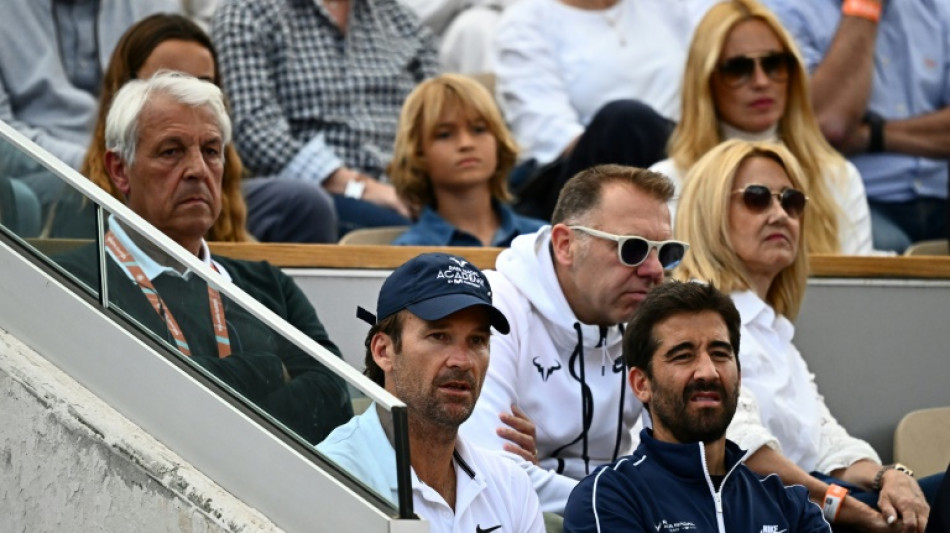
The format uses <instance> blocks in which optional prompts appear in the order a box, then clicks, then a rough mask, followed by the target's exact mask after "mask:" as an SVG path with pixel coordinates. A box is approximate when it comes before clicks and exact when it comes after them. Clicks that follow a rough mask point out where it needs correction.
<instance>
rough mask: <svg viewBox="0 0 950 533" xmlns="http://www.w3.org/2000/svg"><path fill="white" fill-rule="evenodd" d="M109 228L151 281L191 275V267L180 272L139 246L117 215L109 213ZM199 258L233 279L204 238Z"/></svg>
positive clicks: (126, 270)
mask: <svg viewBox="0 0 950 533" xmlns="http://www.w3.org/2000/svg"><path fill="white" fill-rule="evenodd" d="M109 230H110V231H112V233H113V234H115V237H116V239H118V240H119V242H120V243H122V246H124V247H125V249H126V250H128V252H129V254H131V255H132V257H133V258H134V259H135V261H136V262H137V263H138V264H139V267H140V268H141V269H142V272H144V273H145V275H146V276H147V277H148V279H149V281H153V280H155V278H157V277H158V276H160V275H162V274H171V275H173V276H178V277H180V278H184V279H188V278H190V277H191V275H192V272H191V270H190V269H187V270H185V272H184V273H179V272H178V271H177V270H175V269H174V268H171V267H169V266H165V265H162V264H160V263H158V262H157V261H155V260H154V259H152V257H151V256H149V255H148V254H147V253H145V251H143V250H142V249H141V248H139V246H138V245H137V244H135V241H133V240H132V239H131V238H130V237H129V234H128V233H127V232H126V231H125V227H124V226H123V225H122V224H121V223H120V222H119V221H118V219H117V218H116V217H115V215H109ZM106 252H107V253H108V254H109V256H110V257H112V259H113V260H114V261H116V262H117V263H118V262H119V261H118V259H116V257H115V256H114V255H113V254H112V250H109V249H108V248H106ZM198 258H199V259H200V260H201V261H202V262H203V263H204V264H205V265H207V266H208V267H209V268H211V269H212V270H216V271H217V272H218V273H219V274H220V275H221V276H222V277H223V278H224V279H225V281H231V276H230V275H229V274H228V271H227V270H225V268H224V267H223V266H222V265H221V264H220V263H218V262H217V261H215V260H214V259H212V257H211V250H210V249H209V248H208V243H207V242H205V240H204V239H201V248H200V249H199V250H198ZM122 271H123V272H125V275H126V276H128V277H129V279H133V278H132V273H131V272H129V271H128V269H125V268H123V269H122Z"/></svg>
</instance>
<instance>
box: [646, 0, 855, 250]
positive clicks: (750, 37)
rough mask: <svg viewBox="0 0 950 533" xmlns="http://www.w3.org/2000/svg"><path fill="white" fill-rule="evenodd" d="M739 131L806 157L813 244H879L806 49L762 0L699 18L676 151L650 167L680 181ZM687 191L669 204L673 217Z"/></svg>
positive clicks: (725, 5) (738, 2) (726, 5)
mask: <svg viewBox="0 0 950 533" xmlns="http://www.w3.org/2000/svg"><path fill="white" fill-rule="evenodd" d="M734 138H738V139H746V140H769V141H781V142H782V143H784V144H785V146H786V147H787V148H788V149H789V150H790V151H791V152H792V154H794V155H795V157H796V158H798V160H799V161H800V162H801V165H802V168H803V169H804V171H805V176H806V182H807V185H808V190H809V196H810V198H811V201H810V204H811V208H810V211H811V213H812V214H811V224H810V225H809V229H808V243H809V244H808V251H809V252H814V253H835V254H838V253H840V254H847V255H866V254H871V253H874V250H873V245H872V241H871V218H870V215H869V211H868V202H867V197H866V195H865V192H864V185H863V183H862V182H861V176H860V175H859V174H858V171H857V169H856V168H855V167H854V165H852V164H851V163H849V162H847V161H846V160H845V159H844V158H843V157H841V156H840V155H839V154H838V153H837V152H836V151H835V150H834V149H833V148H832V147H831V146H830V145H829V144H828V143H827V142H826V141H825V138H824V137H823V136H822V134H821V131H820V130H819V128H818V122H817V121H816V119H815V116H814V114H813V112H812V106H811V99H810V97H809V92H808V79H807V74H806V72H805V70H804V68H803V67H802V60H801V56H800V54H799V52H798V49H797V48H796V47H795V44H794V42H793V40H792V38H791V37H790V36H789V35H788V33H787V32H786V31H785V29H784V28H783V27H782V25H781V23H780V22H779V21H778V19H777V18H776V17H775V15H774V14H772V12H771V11H769V10H768V9H767V8H766V7H764V6H763V5H762V4H760V3H759V2H757V1H756V0H732V1H728V2H722V3H719V4H716V5H715V6H713V7H712V8H711V9H710V10H709V11H708V12H707V13H706V15H705V16H704V17H703V19H702V21H701V22H700V23H699V25H698V26H697V28H696V32H695V33H694V34H693V40H692V43H691V44H690V49H689V55H688V57H687V60H686V72H685V76H684V80H683V93H682V119H681V120H680V122H679V124H678V125H677V127H676V129H675V130H674V131H673V135H672V137H670V142H669V147H668V152H669V155H670V158H669V159H667V160H664V161H661V162H660V163H657V164H656V165H654V166H653V167H651V170H654V171H657V172H660V173H663V174H666V175H667V176H670V177H671V178H672V179H673V181H674V182H675V183H676V184H677V189H681V188H682V184H683V180H684V178H683V176H684V175H685V174H686V171H688V170H689V168H690V167H692V166H693V164H694V163H696V161H697V160H698V159H699V158H700V157H701V156H702V155H703V154H705V153H706V152H707V151H709V150H710V149H711V148H712V147H714V146H716V145H717V144H718V143H720V142H721V141H723V140H726V139H734ZM678 198H679V194H676V195H674V198H673V201H672V203H671V204H670V210H671V212H672V214H673V215H674V219H675V210H676V203H677V201H678Z"/></svg>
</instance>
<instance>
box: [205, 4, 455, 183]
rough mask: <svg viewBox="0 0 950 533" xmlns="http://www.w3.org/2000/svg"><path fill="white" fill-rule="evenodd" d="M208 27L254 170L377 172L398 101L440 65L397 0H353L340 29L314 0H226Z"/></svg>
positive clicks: (238, 140) (240, 145)
mask: <svg viewBox="0 0 950 533" xmlns="http://www.w3.org/2000/svg"><path fill="white" fill-rule="evenodd" d="M212 34H213V37H214V42H215V45H216V47H217V49H218V54H219V63H220V65H219V66H220V71H221V75H222V81H223V83H224V87H225V90H226V92H227V94H228V97H229V98H230V100H231V105H232V116H233V118H234V132H235V135H234V141H235V145H236V146H237V149H238V151H239V152H240V154H241V158H242V160H243V162H244V164H245V165H246V166H247V167H248V168H249V169H250V170H251V171H252V172H253V173H255V174H256V175H260V176H279V177H285V178H291V179H307V180H323V179H325V178H326V177H327V176H328V175H329V174H330V173H331V172H332V171H333V170H335V169H337V168H339V167H340V166H341V165H346V166H348V167H350V168H354V169H357V170H360V171H362V172H365V173H367V174H369V175H372V176H379V175H381V174H382V173H383V171H384V169H385V167H386V164H387V163H388V162H389V160H390V158H391V156H392V146H393V141H394V140H395V135H396V124H397V122H398V119H399V110H400V109H401V107H402V103H403V100H405V98H406V96H407V95H408V94H409V92H410V91H411V90H412V89H413V87H415V86H416V84H418V83H419V82H420V81H422V80H423V79H425V78H427V77H431V76H434V75H435V74H436V73H437V71H438V55H437V47H436V42H435V39H434V37H433V36H432V34H431V33H430V32H429V31H428V30H427V29H426V28H424V27H423V26H422V23H421V22H420V21H419V20H418V18H416V16H415V15H413V14H412V13H411V12H410V11H409V10H408V9H407V8H405V7H404V6H402V5H401V4H398V3H397V2H396V0H351V2H350V15H349V20H348V25H347V31H346V34H345V35H344V34H343V33H341V32H340V30H339V28H338V27H337V26H336V24H335V23H334V22H333V20H332V18H331V17H330V14H329V12H328V11H327V10H326V9H325V8H324V6H323V4H322V3H321V2H319V1H317V0H223V1H222V3H221V5H220V6H219V7H218V9H217V10H216V11H215V14H214V19H213V24H212Z"/></svg>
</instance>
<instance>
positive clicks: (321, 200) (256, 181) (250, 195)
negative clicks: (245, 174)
mask: <svg viewBox="0 0 950 533" xmlns="http://www.w3.org/2000/svg"><path fill="white" fill-rule="evenodd" d="M241 189H242V191H243V192H244V197H245V200H246V202H247V229H248V231H250V232H251V235H253V236H254V237H255V238H256V239H257V240H259V241H261V242H310V243H334V242H336V241H337V239H338V238H339V237H338V235H337V218H336V209H335V208H334V206H333V199H332V198H331V197H330V194H329V193H327V192H326V191H325V190H324V189H323V187H322V186H321V185H320V184H319V183H311V182H307V181H296V180H287V179H277V178H249V179H245V180H244V181H243V182H242V183H241Z"/></svg>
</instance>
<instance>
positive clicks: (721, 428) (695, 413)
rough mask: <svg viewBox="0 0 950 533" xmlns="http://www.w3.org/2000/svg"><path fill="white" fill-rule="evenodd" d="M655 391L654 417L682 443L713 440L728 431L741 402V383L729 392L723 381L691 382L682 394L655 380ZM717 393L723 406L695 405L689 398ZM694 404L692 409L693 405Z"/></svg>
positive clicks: (655, 421)
mask: <svg viewBox="0 0 950 533" xmlns="http://www.w3.org/2000/svg"><path fill="white" fill-rule="evenodd" d="M654 388H655V394H654V397H653V399H652V401H650V411H651V412H650V416H651V417H653V423H654V425H657V424H660V425H662V427H664V428H666V430H667V431H668V432H669V433H670V434H671V435H673V438H675V439H676V441H677V442H680V443H683V444H685V443H691V442H713V441H716V440H719V439H721V438H722V437H723V436H724V435H725V434H726V428H728V427H729V423H730V422H732V417H733V416H734V415H735V413H736V405H737V404H738V401H739V383H738V382H736V384H735V386H734V387H733V388H732V390H731V391H729V392H727V391H726V388H725V386H724V385H723V384H722V382H716V383H713V382H707V381H691V382H690V383H689V384H688V385H686V388H684V389H683V392H682V394H677V393H676V392H675V391H672V390H669V389H666V388H664V387H660V386H659V385H658V384H657V383H656V382H654ZM703 391H709V392H716V393H718V394H719V398H720V400H721V401H720V405H719V406H716V407H697V406H691V402H690V401H689V397H690V396H692V395H693V393H696V392H703ZM691 407H692V408H691Z"/></svg>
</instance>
